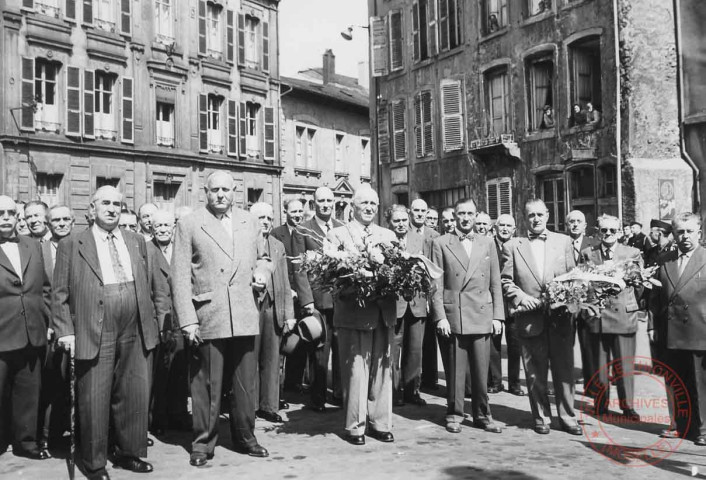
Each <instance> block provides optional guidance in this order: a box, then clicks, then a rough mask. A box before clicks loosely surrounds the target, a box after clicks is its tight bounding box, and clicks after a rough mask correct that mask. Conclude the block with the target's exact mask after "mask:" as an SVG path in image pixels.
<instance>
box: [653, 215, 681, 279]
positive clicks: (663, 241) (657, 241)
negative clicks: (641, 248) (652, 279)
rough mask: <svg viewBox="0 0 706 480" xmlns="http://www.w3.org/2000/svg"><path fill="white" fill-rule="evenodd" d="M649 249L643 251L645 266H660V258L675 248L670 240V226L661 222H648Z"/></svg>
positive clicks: (654, 220)
mask: <svg viewBox="0 0 706 480" xmlns="http://www.w3.org/2000/svg"><path fill="white" fill-rule="evenodd" d="M650 245H651V246H650V247H649V248H648V249H647V250H646V251H645V266H648V267H649V266H653V265H659V264H661V260H660V259H661V257H663V256H664V255H665V254H667V253H668V252H670V251H672V250H676V249H677V246H676V244H675V243H674V241H673V240H672V226H671V225H670V224H669V223H667V222H663V221H661V220H657V219H652V220H651V221H650Z"/></svg>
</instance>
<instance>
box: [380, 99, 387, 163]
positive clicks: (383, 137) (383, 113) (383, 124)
mask: <svg viewBox="0 0 706 480" xmlns="http://www.w3.org/2000/svg"><path fill="white" fill-rule="evenodd" d="M377 121H378V128H377V141H378V162H379V163H389V162H390V122H389V121H388V116H387V103H386V102H385V101H384V100H383V101H381V102H380V104H379V105H378V118H377Z"/></svg>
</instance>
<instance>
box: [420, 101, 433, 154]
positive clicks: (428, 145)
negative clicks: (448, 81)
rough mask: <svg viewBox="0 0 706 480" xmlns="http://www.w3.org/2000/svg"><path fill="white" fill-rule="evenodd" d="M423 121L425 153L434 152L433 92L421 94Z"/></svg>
mask: <svg viewBox="0 0 706 480" xmlns="http://www.w3.org/2000/svg"><path fill="white" fill-rule="evenodd" d="M421 103H422V114H423V115H422V122H423V123H424V155H428V154H430V153H434V117H433V116H432V110H431V107H432V105H431V92H430V91H428V90H426V91H424V92H422V94H421Z"/></svg>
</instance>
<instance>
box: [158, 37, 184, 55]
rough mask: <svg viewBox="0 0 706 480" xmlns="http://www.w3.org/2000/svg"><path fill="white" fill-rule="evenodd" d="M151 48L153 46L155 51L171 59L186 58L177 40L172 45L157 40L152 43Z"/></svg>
mask: <svg viewBox="0 0 706 480" xmlns="http://www.w3.org/2000/svg"><path fill="white" fill-rule="evenodd" d="M151 46H152V50H153V51H156V52H163V53H165V54H166V55H168V56H170V57H179V58H183V57H184V50H183V49H182V48H181V46H180V45H179V44H178V43H177V42H176V40H175V41H174V43H172V44H166V43H163V42H160V41H159V40H157V39H155V40H153V41H152V45H151Z"/></svg>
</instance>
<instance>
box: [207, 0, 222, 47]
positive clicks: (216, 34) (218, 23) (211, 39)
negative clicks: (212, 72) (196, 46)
mask: <svg viewBox="0 0 706 480" xmlns="http://www.w3.org/2000/svg"><path fill="white" fill-rule="evenodd" d="M224 12H225V8H224V7H223V5H220V4H218V3H215V2H206V32H205V34H206V56H208V57H211V58H215V59H216V60H219V61H220V60H223V59H224V58H225V55H224V53H223V52H224V50H225V46H224V39H225V28H224V25H223V24H224V23H225V19H224V18H223V16H224ZM214 23H215V28H214Z"/></svg>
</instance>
